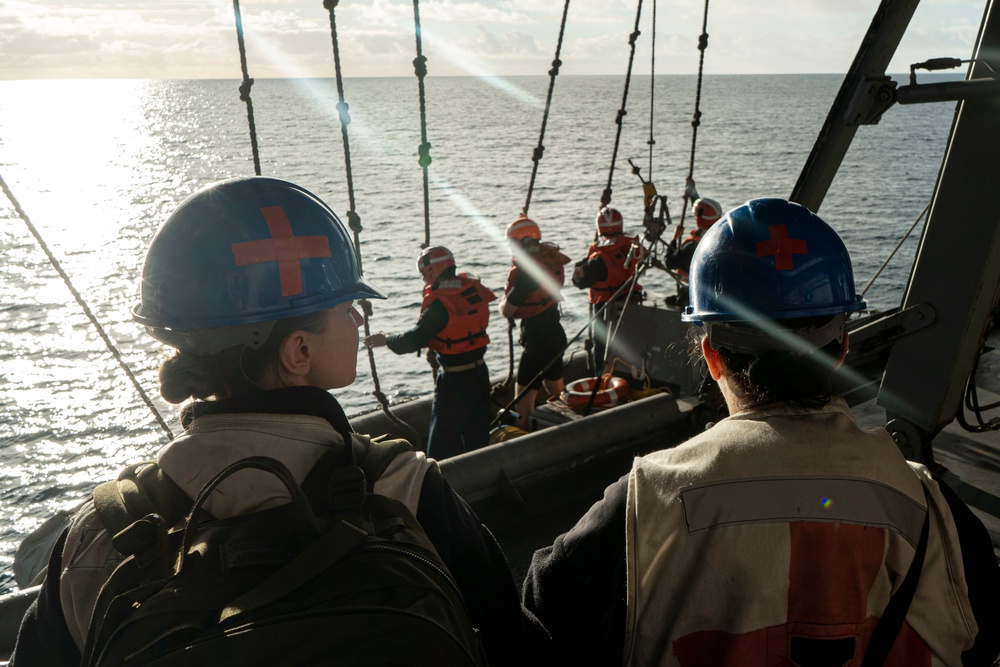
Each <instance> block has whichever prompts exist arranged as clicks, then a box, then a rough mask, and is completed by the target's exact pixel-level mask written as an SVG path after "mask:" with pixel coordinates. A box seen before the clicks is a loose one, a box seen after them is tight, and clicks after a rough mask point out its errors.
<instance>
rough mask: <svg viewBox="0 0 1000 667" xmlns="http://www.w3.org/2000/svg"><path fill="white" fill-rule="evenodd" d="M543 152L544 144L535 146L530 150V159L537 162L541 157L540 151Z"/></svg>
mask: <svg viewBox="0 0 1000 667" xmlns="http://www.w3.org/2000/svg"><path fill="white" fill-rule="evenodd" d="M544 152H545V146H536V147H535V150H533V151H532V152H531V161H532V162H538V161H539V160H541V159H542V153H544Z"/></svg>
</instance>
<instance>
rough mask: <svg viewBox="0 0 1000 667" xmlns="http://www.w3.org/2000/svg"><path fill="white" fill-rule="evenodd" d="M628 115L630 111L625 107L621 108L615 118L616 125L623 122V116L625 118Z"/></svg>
mask: <svg viewBox="0 0 1000 667" xmlns="http://www.w3.org/2000/svg"><path fill="white" fill-rule="evenodd" d="M627 115H628V111H625V109H619V110H618V117H617V118H615V125H621V124H622V118H624V117H625V116H627Z"/></svg>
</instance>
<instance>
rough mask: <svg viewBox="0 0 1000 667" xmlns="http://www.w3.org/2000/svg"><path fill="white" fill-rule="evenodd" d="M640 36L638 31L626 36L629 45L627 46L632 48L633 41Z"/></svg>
mask: <svg viewBox="0 0 1000 667" xmlns="http://www.w3.org/2000/svg"><path fill="white" fill-rule="evenodd" d="M640 34H641V33H640V31H638V30H636V31H635V32H633V33H632V34H631V35H629V36H628V44H629V46H632V47H634V46H635V40H637V39H639V35H640Z"/></svg>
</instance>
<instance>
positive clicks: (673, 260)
mask: <svg viewBox="0 0 1000 667" xmlns="http://www.w3.org/2000/svg"><path fill="white" fill-rule="evenodd" d="M697 247H698V244H697V243H681V245H680V247H678V246H677V242H676V241H671V242H670V245H668V246H667V255H666V257H665V260H666V265H667V268H668V269H671V270H676V269H683V270H684V271H688V270H689V269H690V268H691V259H692V258H693V257H694V251H695V249H696V248H697Z"/></svg>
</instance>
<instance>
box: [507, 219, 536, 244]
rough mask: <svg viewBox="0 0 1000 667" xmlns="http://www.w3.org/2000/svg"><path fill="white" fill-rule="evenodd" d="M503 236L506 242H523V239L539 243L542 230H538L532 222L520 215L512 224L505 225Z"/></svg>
mask: <svg viewBox="0 0 1000 667" xmlns="http://www.w3.org/2000/svg"><path fill="white" fill-rule="evenodd" d="M505 236H506V237H507V240H508V241H522V242H523V241H524V240H525V239H534V240H535V241H541V240H542V230H541V229H539V228H538V225H537V224H536V223H535V221H534V220H532V219H531V218H529V217H528V216H526V215H525V214H523V213H522V214H521V215H519V216H517V218H516V219H515V220H514V221H513V222H512V223H510V224H509V225H507V231H506V232H505Z"/></svg>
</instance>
